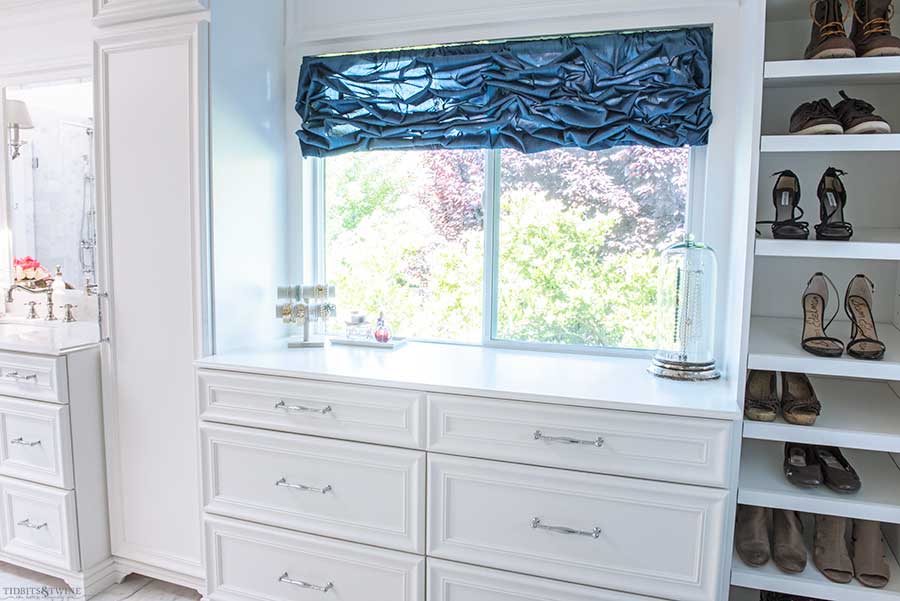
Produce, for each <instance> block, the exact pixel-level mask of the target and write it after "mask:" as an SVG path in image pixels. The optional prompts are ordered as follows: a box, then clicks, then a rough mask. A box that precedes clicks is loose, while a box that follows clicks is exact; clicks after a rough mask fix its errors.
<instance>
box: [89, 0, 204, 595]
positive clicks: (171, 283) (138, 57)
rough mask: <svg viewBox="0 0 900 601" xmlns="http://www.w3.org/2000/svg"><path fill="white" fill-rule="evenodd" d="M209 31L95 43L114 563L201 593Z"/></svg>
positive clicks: (134, 30)
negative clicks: (200, 376) (199, 388)
mask: <svg viewBox="0 0 900 601" xmlns="http://www.w3.org/2000/svg"><path fill="white" fill-rule="evenodd" d="M176 4H184V3H176V2H169V3H165V2H156V3H153V2H136V1H134V0H132V1H121V2H113V1H112V0H110V1H108V2H100V1H99V0H98V2H95V8H99V11H97V14H98V15H99V16H101V17H102V16H104V15H107V14H108V15H113V14H118V15H119V16H120V17H121V16H122V13H116V11H117V9H118V8H121V7H125V6H135V7H136V8H137V5H144V6H145V7H146V6H148V5H159V6H157V7H156V8H161V7H162V5H176ZM120 5H121V6H120ZM143 14H144V13H142V12H140V11H138V15H143ZM100 22H101V23H105V22H106V20H105V19H101V21H100ZM207 26H208V24H207V22H206V21H205V20H204V19H202V18H201V19H193V18H183V19H181V20H179V21H178V22H177V23H175V24H172V22H166V24H164V25H159V24H156V23H153V22H145V21H141V22H137V23H134V24H130V25H124V26H119V27H115V28H110V29H108V30H100V32H99V34H98V37H97V38H96V39H95V43H94V69H95V90H96V92H95V96H96V114H97V132H98V136H97V144H98V148H97V150H98V153H97V156H98V158H99V160H98V169H97V176H98V193H99V207H100V218H99V220H100V223H99V231H100V236H101V244H102V250H103V252H102V253H101V261H102V278H103V279H102V282H101V288H102V289H103V290H105V291H106V292H107V294H108V296H107V297H106V301H107V302H105V303H104V312H105V321H104V331H103V334H104V335H105V336H107V337H108V341H106V343H105V344H104V345H103V359H104V374H103V376H104V377H103V388H104V418H105V431H106V444H107V468H108V473H109V493H110V495H109V497H110V526H111V539H112V550H113V554H114V555H115V557H116V561H117V569H118V570H119V572H120V574H121V575H125V574H127V573H129V572H132V571H135V572H139V573H142V574H146V575H150V576H156V577H159V578H162V579H164V580H167V581H172V582H176V583H180V584H184V585H187V586H191V587H194V588H197V589H198V590H202V589H203V577H202V574H203V572H202V566H203V563H202V551H201V541H202V532H201V528H200V484H199V462H198V449H199V443H198V436H197V427H196V403H195V400H194V390H195V385H194V375H193V369H192V362H193V360H194V359H195V358H196V357H198V356H200V355H201V354H202V353H204V351H205V349H206V343H205V341H204V334H203V332H204V327H203V324H204V320H205V315H206V310H205V300H204V298H205V297H204V293H203V292H202V291H203V290H204V288H205V286H204V284H203V283H204V279H205V275H204V274H205V269H204V267H203V260H202V257H203V256H204V254H205V253H204V251H203V248H204V245H205V235H204V232H205V228H204V226H203V223H205V214H204V209H203V207H204V206H205V204H206V203H205V195H206V185H205V183H204V178H203V175H202V174H203V173H205V150H204V149H205V144H206V127H205V118H206V102H205V100H204V98H205V94H206V83H205V77H206V63H207V61H206V54H207V52H206V44H207V41H206V33H207Z"/></svg>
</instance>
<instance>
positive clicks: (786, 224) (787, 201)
mask: <svg viewBox="0 0 900 601" xmlns="http://www.w3.org/2000/svg"><path fill="white" fill-rule="evenodd" d="M772 175H773V176H776V175H777V176H778V179H776V180H775V186H774V187H773V188H772V203H773V204H774V205H775V220H774V221H757V222H756V224H757V225H765V224H771V225H772V237H773V238H778V239H782V240H806V239H807V238H809V223H807V222H805V221H800V218H801V217H803V209H801V208H800V178H798V177H797V174H796V173H794V172H793V171H791V170H790V169H785V170H784V171H777V172H775V173H773V174H772ZM756 233H757V234H759V230H757V231H756Z"/></svg>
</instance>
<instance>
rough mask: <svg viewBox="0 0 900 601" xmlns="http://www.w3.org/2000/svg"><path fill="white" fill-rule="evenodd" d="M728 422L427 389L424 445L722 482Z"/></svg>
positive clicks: (455, 451)
mask: <svg viewBox="0 0 900 601" xmlns="http://www.w3.org/2000/svg"><path fill="white" fill-rule="evenodd" d="M732 428H733V424H732V422H730V421H722V420H714V419H700V418H691V417H674V416H665V415H651V414H647V413H632V412H628V411H611V410H604V409H584V408H579V407H567V406H562V405H547V404H541V403H523V402H518V401H503V400H492V399H481V398H476V397H465V396H452V395H443V394H429V395H428V450H429V451H436V452H440V453H451V454H458V455H467V456H471V457H483V458H485V459H500V460H505V461H517V462H521V463H529V464H535V465H547V466H551V467H562V468H569V469H577V470H585V471H590V472H599V473H605V474H617V475H623V476H634V477H638V478H649V479H655V480H664V481H667V482H684V483H687V484H702V485H705V486H716V487H723V488H724V487H726V486H727V482H728V474H729V465H730V459H731V452H730V451H729V448H730V443H731V438H732Z"/></svg>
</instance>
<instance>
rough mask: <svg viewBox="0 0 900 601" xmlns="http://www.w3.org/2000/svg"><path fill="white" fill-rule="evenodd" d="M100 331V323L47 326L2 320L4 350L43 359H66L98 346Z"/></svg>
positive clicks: (38, 322) (0, 340)
mask: <svg viewBox="0 0 900 601" xmlns="http://www.w3.org/2000/svg"><path fill="white" fill-rule="evenodd" d="M99 340H100V328H99V327H98V325H97V323H96V322H89V321H76V322H73V323H64V322H63V321H62V320H57V321H52V322H47V321H44V320H42V319H34V320H27V319H22V318H18V317H11V316H6V317H3V318H0V350H3V351H16V352H22V353H35V354H39V355H63V354H65V353H66V352H68V351H70V350H73V349H77V348H82V347H85V346H89V345H92V344H97V342H98V341H99Z"/></svg>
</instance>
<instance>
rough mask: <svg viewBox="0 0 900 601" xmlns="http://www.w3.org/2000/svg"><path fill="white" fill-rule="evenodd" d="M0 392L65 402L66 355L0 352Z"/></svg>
mask: <svg viewBox="0 0 900 601" xmlns="http://www.w3.org/2000/svg"><path fill="white" fill-rule="evenodd" d="M0 395H4V396H13V397H22V398H26V399H35V400H37V401H50V402H53V403H68V402H69V391H68V386H67V377H66V360H65V358H63V357H41V356H37V355H25V354H19V353H3V352H0Z"/></svg>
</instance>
